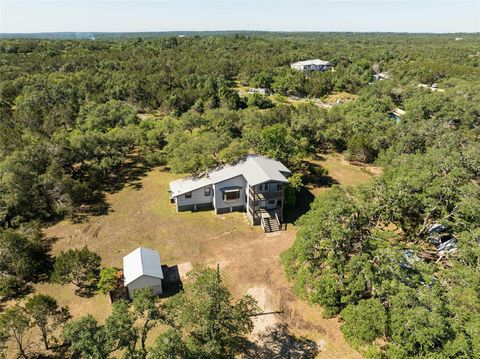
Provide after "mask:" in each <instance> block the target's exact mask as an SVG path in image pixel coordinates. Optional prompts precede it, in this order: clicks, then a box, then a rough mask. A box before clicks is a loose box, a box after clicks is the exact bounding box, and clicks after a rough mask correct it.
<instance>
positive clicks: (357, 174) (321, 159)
mask: <svg viewBox="0 0 480 359" xmlns="http://www.w3.org/2000/svg"><path fill="white" fill-rule="evenodd" d="M308 162H309V163H311V164H313V165H316V166H321V167H323V168H325V169H327V170H328V176H327V181H325V179H320V181H315V180H312V181H311V182H309V183H307V188H308V190H309V191H310V192H311V193H312V194H313V195H315V196H318V195H320V194H321V193H323V192H325V191H326V190H328V188H329V186H328V185H327V186H326V185H325V182H328V181H330V183H329V184H330V185H334V184H339V185H342V186H358V185H360V184H362V183H366V182H368V181H370V179H371V178H372V176H375V175H378V174H379V173H380V172H381V171H380V169H379V168H378V167H375V166H368V165H362V166H354V165H352V164H350V163H349V162H348V161H347V160H345V159H344V158H343V156H342V155H340V154H337V153H332V154H328V155H322V156H317V158H316V159H312V160H309V161H308Z"/></svg>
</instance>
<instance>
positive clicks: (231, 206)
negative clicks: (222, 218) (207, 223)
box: [213, 176, 247, 213]
mask: <svg viewBox="0 0 480 359" xmlns="http://www.w3.org/2000/svg"><path fill="white" fill-rule="evenodd" d="M230 187H241V188H240V197H239V198H238V199H237V200H236V201H228V202H225V201H224V200H223V192H222V189H226V188H230ZM246 187H247V182H246V181H245V178H244V177H243V176H237V177H233V178H230V179H228V180H225V181H223V182H219V183H215V184H214V186H213V188H214V196H215V198H214V207H215V212H216V213H226V212H231V211H239V210H243V209H244V208H245V203H246V201H245V193H246V192H245V190H246Z"/></svg>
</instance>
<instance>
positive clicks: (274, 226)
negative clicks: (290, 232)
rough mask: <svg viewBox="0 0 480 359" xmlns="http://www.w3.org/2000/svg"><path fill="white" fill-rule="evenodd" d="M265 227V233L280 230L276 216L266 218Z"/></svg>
mask: <svg viewBox="0 0 480 359" xmlns="http://www.w3.org/2000/svg"><path fill="white" fill-rule="evenodd" d="M263 229H264V230H265V233H272V232H277V231H279V230H280V225H279V224H278V222H277V220H276V219H275V218H265V220H264V228H263Z"/></svg>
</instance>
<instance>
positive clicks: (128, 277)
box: [123, 247, 163, 298]
mask: <svg viewBox="0 0 480 359" xmlns="http://www.w3.org/2000/svg"><path fill="white" fill-rule="evenodd" d="M123 276H124V285H125V287H127V288H128V296H129V297H130V298H132V297H133V294H134V293H135V291H136V290H137V289H141V288H147V287H148V288H151V289H152V291H153V294H155V295H159V294H162V280H163V271H162V265H161V263H160V255H159V254H158V252H157V251H155V250H153V249H148V248H142V247H139V248H137V249H135V250H134V251H133V252H131V253H129V254H127V255H126V256H125V257H123Z"/></svg>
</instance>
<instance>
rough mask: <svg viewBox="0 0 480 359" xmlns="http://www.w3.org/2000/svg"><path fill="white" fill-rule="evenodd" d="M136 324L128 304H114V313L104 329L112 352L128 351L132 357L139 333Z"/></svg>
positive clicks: (107, 320) (118, 302)
mask: <svg viewBox="0 0 480 359" xmlns="http://www.w3.org/2000/svg"><path fill="white" fill-rule="evenodd" d="M134 324H135V316H134V315H133V313H132V312H131V311H130V310H129V307H128V303H127V302H126V301H123V300H121V301H117V302H115V303H113V307H112V313H111V314H110V316H109V317H108V318H107V319H106V320H105V325H104V326H103V328H102V330H103V331H104V333H105V340H106V342H108V347H109V348H110V349H109V350H110V351H111V352H114V351H116V350H126V352H127V353H129V354H130V355H132V354H133V353H134V352H135V344H136V342H137V339H138V332H137V329H136V328H135V325H134Z"/></svg>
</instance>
